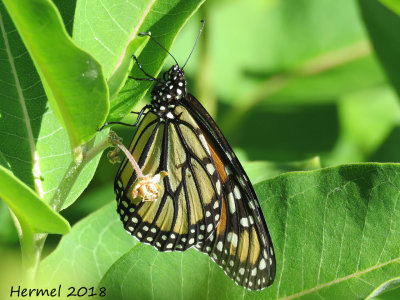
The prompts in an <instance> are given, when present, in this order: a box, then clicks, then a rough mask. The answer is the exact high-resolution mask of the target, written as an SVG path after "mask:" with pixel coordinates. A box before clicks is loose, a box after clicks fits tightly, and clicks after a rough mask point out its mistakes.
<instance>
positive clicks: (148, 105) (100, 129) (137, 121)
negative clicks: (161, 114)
mask: <svg viewBox="0 0 400 300" xmlns="http://www.w3.org/2000/svg"><path fill="white" fill-rule="evenodd" d="M149 108H151V105H150V104H147V105H145V106H144V107H143V108H142V109H141V110H140V112H133V111H132V112H131V113H134V114H137V115H138V117H137V119H136V122H135V124H128V123H123V122H106V123H104V124H103V126H101V127H100V128H99V129H97V131H102V130H103V129H104V127H106V126H108V125H111V124H119V125H125V126H129V127H136V126H137V125H138V124H139V122H140V119H141V118H142V117H143V114H144V113H145V111H146V109H149Z"/></svg>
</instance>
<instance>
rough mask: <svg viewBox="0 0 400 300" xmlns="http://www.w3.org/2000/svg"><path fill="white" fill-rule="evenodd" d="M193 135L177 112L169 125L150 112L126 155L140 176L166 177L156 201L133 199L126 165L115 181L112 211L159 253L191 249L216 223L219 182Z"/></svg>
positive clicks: (191, 124)
mask: <svg viewBox="0 0 400 300" xmlns="http://www.w3.org/2000/svg"><path fill="white" fill-rule="evenodd" d="M178 116H179V118H178ZM198 130H199V127H198V125H197V123H196V122H195V121H194V119H193V118H192V117H191V116H190V114H188V113H187V111H186V109H184V108H183V107H180V106H177V107H176V109H175V110H174V116H173V118H171V119H170V120H163V119H161V118H160V117H159V116H157V115H156V114H154V113H153V112H152V111H150V112H148V113H147V114H146V115H145V116H144V118H143V119H142V121H141V122H140V124H139V127H138V129H137V132H136V133H135V136H134V138H133V140H132V143H131V146H130V149H129V150H130V152H131V153H132V156H133V157H134V159H135V160H136V161H137V162H138V164H139V166H140V168H141V170H142V172H143V174H156V173H159V172H160V171H166V172H167V173H168V176H166V177H165V178H164V179H163V180H162V182H160V185H161V191H162V193H161V196H160V197H159V199H158V200H156V201H142V200H141V199H132V193H131V190H132V186H133V185H134V183H135V181H136V179H137V176H136V173H135V172H134V171H133V168H132V166H131V165H130V164H129V163H128V161H127V159H125V160H124V161H123V162H122V164H121V167H120V169H119V171H118V174H117V176H116V181H115V185H114V187H115V192H116V195H117V200H118V209H117V211H118V213H119V214H120V218H121V220H122V222H123V224H124V227H125V229H126V230H127V231H128V232H129V233H130V234H132V235H134V236H135V237H136V238H138V239H139V240H140V241H142V242H145V243H148V244H151V245H153V246H154V247H155V248H157V250H160V251H172V250H178V251H183V250H186V249H187V248H190V247H192V246H194V245H195V244H197V243H198V242H200V241H202V240H204V239H206V238H207V237H208V236H209V235H210V234H211V233H212V232H213V231H214V230H215V228H216V226H217V224H218V221H219V219H220V215H221V198H222V190H221V186H220V182H219V177H218V175H217V172H216V170H215V163H214V161H213V158H212V156H211V155H210V153H209V149H208V148H206V147H204V146H205V144H204V142H203V141H201V140H200V139H199V137H198V136H197V135H196V132H197V131H198Z"/></svg>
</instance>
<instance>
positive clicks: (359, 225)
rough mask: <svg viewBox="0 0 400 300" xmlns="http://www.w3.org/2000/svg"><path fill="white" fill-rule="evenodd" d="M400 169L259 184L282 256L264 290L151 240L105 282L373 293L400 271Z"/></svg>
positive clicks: (115, 287)
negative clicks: (163, 250)
mask: <svg viewBox="0 0 400 300" xmlns="http://www.w3.org/2000/svg"><path fill="white" fill-rule="evenodd" d="M399 171H400V166H399V165H395V164H386V165H385V164H383V165H379V164H365V165H347V166H340V167H336V168H329V169H323V170H318V171H310V172H297V173H291V174H284V175H281V176H278V177H276V178H275V179H272V180H269V181H265V182H263V183H260V184H258V185H256V186H255V187H256V191H257V193H258V195H259V197H260V199H261V206H262V208H263V211H264V214H265V217H266V220H267V223H268V224H269V228H270V231H271V235H272V238H273V241H274V246H275V252H276V257H277V275H276V279H275V282H274V284H273V285H272V286H271V287H269V288H268V289H265V290H263V291H260V292H249V291H246V290H244V289H243V288H240V287H238V286H236V285H235V284H234V283H233V281H231V280H230V279H229V278H228V277H227V276H226V275H225V274H224V273H223V271H222V270H221V269H220V268H218V267H217V266H216V265H215V264H214V263H212V262H210V260H209V259H208V258H207V257H206V256H205V255H203V254H200V253H198V252H196V251H192V250H189V251H187V252H185V253H183V254H181V253H159V252H157V251H155V250H154V249H152V248H151V247H147V246H144V245H143V246H140V247H136V248H133V249H132V250H131V251H130V252H128V253H127V254H125V255H124V256H123V257H122V258H121V259H120V260H118V261H117V262H116V263H115V264H114V265H113V266H112V268H111V269H110V270H109V272H107V274H106V276H105V277H104V278H103V280H102V281H101V282H100V284H99V286H106V287H107V295H109V296H110V297H114V299H129V297H130V295H136V296H137V297H138V298H140V299H151V298H153V299H161V298H171V297H172V298H173V297H174V295H175V296H176V295H181V297H182V298H184V299H204V298H207V297H208V298H209V299H238V298H241V299H242V298H246V299H259V298H263V299H272V298H274V299H275V298H278V299H281V298H282V299H292V298H304V299H314V298H319V297H322V298H325V299H332V298H340V299H359V298H363V297H366V296H367V295H368V294H369V293H370V292H372V291H373V290H374V289H375V287H377V286H379V285H380V284H381V283H383V282H386V281H387V280H389V279H390V278H393V277H395V276H398V274H399V272H400V266H399V261H400V257H399V243H398V240H399V238H400V222H399V221H398V220H399V217H400V212H399V210H398V199H399V195H398V190H399V187H400V179H399V178H400V177H399ZM131 278H134V279H131Z"/></svg>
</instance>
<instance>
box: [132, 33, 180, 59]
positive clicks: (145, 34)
mask: <svg viewBox="0 0 400 300" xmlns="http://www.w3.org/2000/svg"><path fill="white" fill-rule="evenodd" d="M139 36H148V37H149V38H151V39H152V40H153V41H154V42H155V43H156V44H157V45H158V46H160V47H161V49H164V50H165V52H167V53H168V54H169V55H171V57H172V58H173V59H174V61H175V62H176V64H177V65H178V66H179V64H178V62H177V61H176V59H175V57H174V56H173V55H172V54H171V53H169V51H168V50H167V49H166V48H165V47H164V46H163V45H161V44H160V43H159V42H158V41H157V40H156V39H155V38H153V37H152V36H151V34H150V33H148V32H141V33H139Z"/></svg>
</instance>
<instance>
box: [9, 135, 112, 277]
mask: <svg viewBox="0 0 400 300" xmlns="http://www.w3.org/2000/svg"><path fill="white" fill-rule="evenodd" d="M93 144H94V141H93V140H92V141H90V142H88V143H86V144H85V145H83V146H81V148H80V149H79V151H78V152H80V153H81V155H80V159H78V160H73V161H72V162H71V164H70V166H69V167H68V169H67V171H66V172H65V175H64V177H63V178H62V180H61V182H60V183H59V185H58V189H57V191H56V192H55V193H54V196H53V198H52V199H50V201H49V204H50V206H51V207H52V208H53V209H54V210H55V211H57V212H58V211H60V210H61V208H62V206H63V204H64V202H65V199H67V197H68V195H69V193H70V192H71V189H72V187H73V185H74V184H75V181H76V180H77V178H78V176H79V174H80V172H81V171H82V170H83V168H84V167H85V165H86V164H87V163H88V162H89V161H91V160H92V159H93V158H94V157H96V156H97V155H99V154H101V153H102V152H103V151H104V150H105V149H106V148H108V147H110V146H112V145H113V143H112V140H111V138H110V136H109V137H108V138H106V139H104V140H102V141H101V142H100V143H98V144H97V145H95V146H93ZM88 148H90V149H89V150H87V151H86V149H88ZM14 221H15V223H16V225H17V230H18V234H19V238H20V243H21V251H22V263H23V268H24V271H25V280H26V284H29V285H32V284H34V280H35V278H36V275H37V272H38V269H39V264H40V258H41V254H42V250H43V246H44V243H45V241H46V238H47V235H48V234H47V233H34V232H33V231H32V230H31V228H30V226H29V225H28V224H23V223H21V221H20V219H17V218H14Z"/></svg>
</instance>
